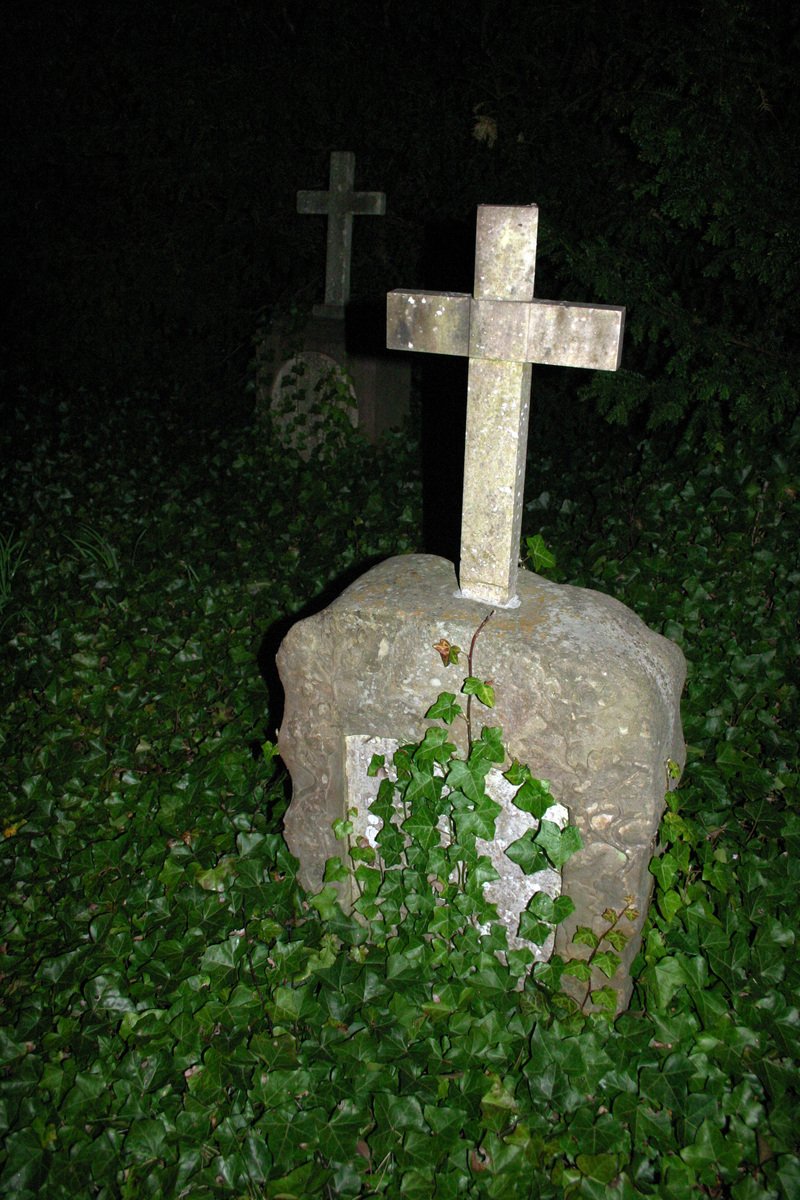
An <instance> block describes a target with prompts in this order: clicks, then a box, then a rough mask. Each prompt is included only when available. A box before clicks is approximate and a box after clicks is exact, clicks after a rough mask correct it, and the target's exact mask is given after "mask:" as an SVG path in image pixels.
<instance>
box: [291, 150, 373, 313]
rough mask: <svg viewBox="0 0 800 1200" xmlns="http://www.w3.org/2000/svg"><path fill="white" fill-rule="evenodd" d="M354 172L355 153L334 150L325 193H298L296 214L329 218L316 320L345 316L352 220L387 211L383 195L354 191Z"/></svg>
mask: <svg viewBox="0 0 800 1200" xmlns="http://www.w3.org/2000/svg"><path fill="white" fill-rule="evenodd" d="M355 172H356V156H355V154H353V153H352V152H351V151H349V150H334V151H332V153H331V170H330V182H329V185H328V190H327V192H308V191H301V192H298V193H297V211H298V212H299V213H306V214H312V215H316V216H327V218H328V249H327V255H326V259H325V303H324V304H315V305H314V310H313V311H314V316H315V317H332V318H334V319H337V318H338V319H341V318H343V317H344V310H345V305H346V304H347V302H348V300H349V299H350V259H351V256H352V249H353V217H354V216H359V217H382V216H383V215H384V213H385V212H386V196H385V195H384V193H383V192H355V191H353V185H354V183H355Z"/></svg>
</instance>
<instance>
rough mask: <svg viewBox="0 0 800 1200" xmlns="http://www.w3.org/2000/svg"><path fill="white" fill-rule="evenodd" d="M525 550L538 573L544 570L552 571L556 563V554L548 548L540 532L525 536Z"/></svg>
mask: <svg viewBox="0 0 800 1200" xmlns="http://www.w3.org/2000/svg"><path fill="white" fill-rule="evenodd" d="M525 550H526V553H527V556H528V558H529V559H530V563H531V567H532V568H533V570H534V571H535V572H536V573H537V574H539V573H541V572H543V571H552V569H553V567H554V566H555V565H556V556H555V554H553V552H552V550H548V548H547V546H546V545H545V541H544V538H543V537H542V535H541V534H540V533H535V534H534V535H533V536H532V537H527V538H525Z"/></svg>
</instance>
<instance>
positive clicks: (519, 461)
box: [386, 204, 625, 608]
mask: <svg viewBox="0 0 800 1200" xmlns="http://www.w3.org/2000/svg"><path fill="white" fill-rule="evenodd" d="M538 217H539V210H538V208H537V206H536V205H535V204H531V205H528V206H526V207H514V208H507V207H502V208H501V207H496V206H492V205H481V206H480V207H479V208H478V232H477V240H476V253H475V295H474V297H473V296H468V295H465V294H461V293H455V292H408V291H402V290H398V291H393V292H390V293H389V295H388V303H387V341H386V344H387V346H388V347H389V348H390V349H392V350H421V351H425V352H427V353H431V354H458V355H467V356H468V357H469V383H468V389H467V433H466V449H465V453H464V499H463V507H462V515H461V565H460V571H459V583H460V585H461V592H462V594H463V595H464V596H467V597H469V598H470V599H472V600H481V601H483V602H485V603H487V604H492V605H495V606H497V607H502V608H514V607H516V606H517V605H518V604H519V600H518V598H517V594H516V588H517V570H518V566H519V549H520V531H521V525H522V498H523V487H524V483H525V454H526V444H527V434H528V410H529V407H530V390H531V363H548V364H550V365H552V366H565V367H590V368H593V369H595V370H603V371H616V369H617V367H618V366H619V360H620V354H621V350H622V331H623V327H624V323H625V309H624V308H616V307H611V306H609V305H602V304H598V305H589V304H571V303H562V302H559V301H555V300H534V299H533V280H534V274H535V268H536V233H537V225H538Z"/></svg>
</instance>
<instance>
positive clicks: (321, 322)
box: [256, 151, 411, 452]
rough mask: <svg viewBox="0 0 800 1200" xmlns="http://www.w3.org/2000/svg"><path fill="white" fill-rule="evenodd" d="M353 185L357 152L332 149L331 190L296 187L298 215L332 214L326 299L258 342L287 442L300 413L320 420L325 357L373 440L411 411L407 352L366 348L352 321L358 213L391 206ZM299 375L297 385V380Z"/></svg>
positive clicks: (259, 387)
mask: <svg viewBox="0 0 800 1200" xmlns="http://www.w3.org/2000/svg"><path fill="white" fill-rule="evenodd" d="M354 186H355V155H354V154H352V153H351V152H350V151H334V152H333V153H332V154H331V161H330V179H329V185H328V189H327V191H300V192H298V193H297V211H298V212H299V213H302V214H304V215H317V216H326V217H327V219H328V236H327V249H326V259H325V302H324V304H315V305H314V307H313V309H312V315H311V317H310V318H309V319H307V320H305V321H304V322H302V323H301V325H300V326H299V327H296V328H293V329H292V330H291V332H290V333H288V332H287V331H284V330H281V329H280V328H279V327H278V326H274V327H273V328H272V329H271V330H270V331H269V333H268V335H267V336H266V337H263V338H261V339H260V340H259V342H258V344H257V346H256V399H257V403H258V404H259V405H265V406H267V407H268V408H269V409H270V410H271V412H272V415H273V418H274V422H275V424H276V425H277V427H278V429H279V431H280V432H281V434H282V435H283V437H284V440H285V442H286V445H287V448H292V449H298V444H297V442H298V439H297V437H296V435H295V431H296V429H297V422H298V419H299V420H300V422H301V423H302V422H303V421H307V423H308V424H309V425H313V424H314V423H315V422H316V421H318V418H319V414H318V411H317V410H318V403H317V401H318V398H319V392H318V391H317V390H316V386H317V384H320V383H323V384H324V383H325V378H324V372H322V371H321V370H320V356H324V357H325V359H328V360H333V362H334V363H335V364H337V366H338V368H339V371H340V372H341V374H342V375H343V376H346V378H347V380H348V384H347V387H346V389H345V390H347V388H349V389H350V390H351V392H352V395H353V401H354V407H353V423H354V424H355V425H356V426H357V428H358V429H359V430H360V431H361V433H362V434H363V436H364V437H365V438H366V439H367V440H368V441H370V442H373V443H375V442H377V441H379V440H380V438H381V436H382V435H383V434H384V433H385V432H386V431H387V430H389V429H396V428H397V427H398V426H399V425H401V424H402V422H403V420H404V419H405V417H406V416H407V414H408V408H409V398H410V395H411V369H410V366H409V363H408V361H407V359H406V356H405V355H398V354H396V353H392V352H391V351H390V350H387V348H386V347H385V346H384V345H383V344H382V343H378V344H375V345H373V346H368V347H367V348H365V347H364V345H363V339H361V340H360V341H359V340H358V339H354V337H353V331H352V325H353V324H354V323H356V322H357V321H358V316H357V314H354V313H353V311H352V309H351V308H350V307H349V305H350V269H351V259H352V245H353V217H354V216H383V214H384V213H385V211H386V197H385V195H384V194H383V193H382V192H357V191H355V190H354ZM298 379H299V380H300V386H294V384H296V383H297V382H298ZM287 382H288V383H289V385H290V387H289V388H287ZM309 385H311V386H309ZM312 444H313V439H312ZM306 449H307V447H306ZM303 452H304V451H303Z"/></svg>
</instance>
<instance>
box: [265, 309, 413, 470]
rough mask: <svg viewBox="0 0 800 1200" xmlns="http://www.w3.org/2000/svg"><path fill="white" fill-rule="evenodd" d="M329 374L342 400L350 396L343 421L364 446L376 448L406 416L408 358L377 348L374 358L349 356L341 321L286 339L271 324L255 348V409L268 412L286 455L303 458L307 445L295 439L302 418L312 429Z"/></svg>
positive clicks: (314, 325) (314, 320)
mask: <svg viewBox="0 0 800 1200" xmlns="http://www.w3.org/2000/svg"><path fill="white" fill-rule="evenodd" d="M332 371H336V372H338V376H337V377H338V378H339V379H340V380H346V383H345V387H344V389H343V391H342V400H343V401H345V400H346V397H347V393H348V392H350V393H351V395H352V399H353V407H352V408H351V407H350V406H349V405H347V409H348V416H349V417H350V419H351V420H352V422H353V423H354V424H355V425H356V426H357V428H358V430H359V432H360V433H361V434H362V435H363V436H364V437H365V438H366V439H367V441H369V442H372V443H373V444H376V443H377V442H379V441H380V440H381V438H382V437H383V435H384V434H385V433H386V432H387V431H388V430H390V429H397V428H398V427H399V426H400V425H401V424H402V423H403V421H404V420H405V419H406V417H407V416H408V411H409V401H410V396H411V364H410V362H409V360H408V357H407V356H405V355H400V354H392V353H390V352H387V351H385V350H382V349H381V347H380V345H379V346H378V349H377V352H376V353H359V352H355V351H353V350H351V349H350V348H349V347H348V338H347V331H346V329H345V322H344V321H335V320H330V319H329V318H323V317H311V319H310V320H308V321H307V322H306V323H305V325H304V326H303V327H302V328H300V329H297V330H292V331H291V333H287V332H285V331H284V330H283V329H281V327H280V326H279V325H277V324H276V325H275V326H273V328H272V329H270V330H269V331H268V332H267V333H265V335H264V336H263V337H262V338H260V339H259V341H258V342H257V344H256V351H255V385H256V386H255V392H256V406H257V413H258V412H263V411H264V410H266V409H269V411H270V413H271V419H272V425H273V427H275V426H276V427H277V436H278V437H279V438H280V440H281V444H282V445H284V446H285V447H286V448H287V449H289V450H298V451H299V452H300V453H301V454H303V455H304V456H307V453H308V448H309V446H308V442H307V439H304V438H303V437H301V436H298V434H299V433H300V425H299V422H301V421H302V420H303V418H305V420H306V425H307V426H308V425H312V426H313V425H314V424H315V423H316V422H317V421H318V419H319V402H318V401H319V394H318V392H317V391H316V387H317V384H320V383H324V382H325V381H326V380H327V379H330V378H331V374H330V372H332ZM272 432H273V434H274V433H275V432H276V430H275V428H273V431H272ZM312 443H313V438H312Z"/></svg>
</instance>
